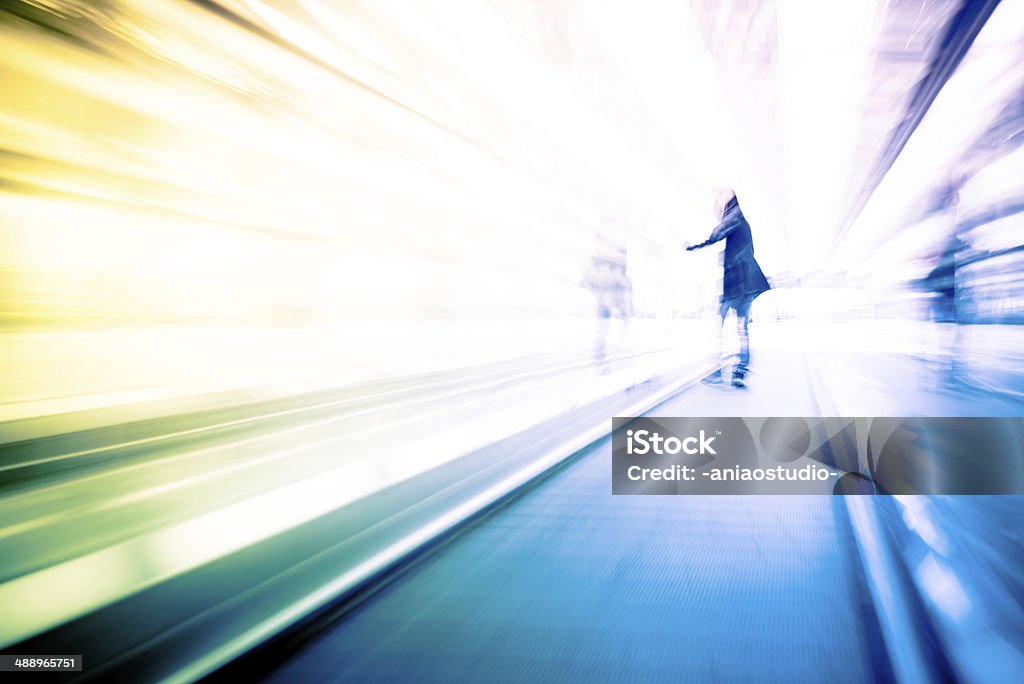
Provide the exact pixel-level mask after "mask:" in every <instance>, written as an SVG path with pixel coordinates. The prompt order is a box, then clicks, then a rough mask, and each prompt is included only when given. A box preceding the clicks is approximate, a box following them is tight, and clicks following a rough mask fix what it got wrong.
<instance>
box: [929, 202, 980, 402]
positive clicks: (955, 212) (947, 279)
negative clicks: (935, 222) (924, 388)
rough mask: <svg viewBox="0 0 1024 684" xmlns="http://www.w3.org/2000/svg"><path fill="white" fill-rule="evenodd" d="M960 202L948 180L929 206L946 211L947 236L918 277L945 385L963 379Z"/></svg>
mask: <svg viewBox="0 0 1024 684" xmlns="http://www.w3.org/2000/svg"><path fill="white" fill-rule="evenodd" d="M959 205H960V193H959V192H958V189H957V185H956V184H955V183H950V184H949V185H948V186H947V187H945V188H943V190H942V191H941V192H940V193H939V195H938V198H937V200H936V201H935V204H934V206H933V208H932V212H933V213H936V214H940V215H943V214H944V215H945V217H946V222H947V223H948V224H949V236H948V238H947V239H946V242H945V244H944V245H943V247H942V252H941V253H939V254H938V255H937V256H936V260H935V266H934V268H933V269H932V270H931V271H930V272H929V273H928V274H927V275H926V276H925V277H924V278H921V279H920V280H918V281H917V285H918V287H919V288H920V289H921V290H923V291H925V292H927V293H929V294H930V295H931V296H930V298H929V301H928V313H929V316H928V317H929V319H930V321H931V323H932V325H933V326H935V329H936V332H938V333H939V334H938V335H937V339H936V340H934V341H933V342H932V343H931V347H932V349H931V355H932V356H933V357H934V361H935V364H936V366H937V370H938V371H939V374H940V378H939V379H940V381H942V384H945V385H946V386H947V387H956V386H958V385H959V384H961V383H963V382H964V380H965V375H964V374H963V373H962V372H961V368H960V362H961V357H962V356H963V349H962V347H963V340H962V336H961V331H960V324H961V322H962V321H961V320H960V318H961V315H960V305H961V297H962V293H961V291H960V278H961V276H962V273H961V272H960V271H961V261H962V259H963V257H964V254H965V253H966V252H967V251H968V245H967V244H966V243H965V242H964V241H963V240H962V239H961V237H960V234H959Z"/></svg>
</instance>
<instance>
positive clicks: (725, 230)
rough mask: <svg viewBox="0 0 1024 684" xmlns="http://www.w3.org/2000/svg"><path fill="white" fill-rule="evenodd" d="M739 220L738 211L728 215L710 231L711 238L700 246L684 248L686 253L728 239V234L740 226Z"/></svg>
mask: <svg viewBox="0 0 1024 684" xmlns="http://www.w3.org/2000/svg"><path fill="white" fill-rule="evenodd" d="M740 220H741V219H740V213H739V212H738V211H737V212H732V213H730V214H728V215H727V216H726V217H725V218H724V219H723V220H722V222H721V223H719V224H718V226H717V227H716V228H715V229H714V230H713V231H711V237H709V238H708V239H707V240H705V241H704V242H701V243H700V244H696V245H690V246H689V247H687V248H686V251H687V252H692V251H693V250H695V249H701V248H702V247H707V246H708V245H713V244H715V243H716V242H719V241H720V240H724V239H725V238H727V237H729V233H731V232H733V231H734V230H736V228H737V227H738V226H739V225H740Z"/></svg>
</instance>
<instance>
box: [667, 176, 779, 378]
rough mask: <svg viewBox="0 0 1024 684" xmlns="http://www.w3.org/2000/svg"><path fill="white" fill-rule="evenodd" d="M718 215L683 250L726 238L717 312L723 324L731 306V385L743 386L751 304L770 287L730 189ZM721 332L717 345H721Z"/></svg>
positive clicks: (720, 198)
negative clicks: (736, 343)
mask: <svg viewBox="0 0 1024 684" xmlns="http://www.w3.org/2000/svg"><path fill="white" fill-rule="evenodd" d="M718 208H719V215H720V216H721V222H720V223H719V224H718V226H717V227H716V228H715V229H714V230H713V231H711V236H710V237H709V238H708V239H707V240H705V241H704V242H701V243H700V244H697V245H689V246H688V247H687V248H686V251H688V252H692V251H693V250H695V249H701V248H704V247H707V246H708V245H713V244H715V243H716V242H720V241H722V240H725V253H724V255H723V259H722V267H723V270H724V273H723V278H722V300H721V304H720V305H719V309H718V313H719V316H720V317H721V319H722V325H723V326H724V325H725V318H726V316H727V315H728V314H729V310H730V309H732V310H733V311H735V312H736V331H737V333H738V334H739V338H740V356H739V361H738V362H737V363H736V365H735V366H734V367H733V371H732V385H733V387H744V386H745V384H744V379H745V378H746V376H747V372H748V371H749V369H750V331H749V324H750V305H751V304H752V303H753V302H754V299H755V298H756V297H757V296H758V295H759V294H761V293H762V292H766V291H768V290H769V289H770V287H771V286H770V285H769V284H768V279H767V278H765V276H764V273H763V272H762V271H761V267H760V266H758V264H757V260H755V259H754V239H753V236H752V235H751V233H750V224H749V223H748V222H747V219H746V217H744V216H743V211H742V210H741V209H740V204H739V200H738V199H737V198H736V193H735V192H733V191H732V190H724V191H722V192H721V193H719V196H718ZM721 343H722V339H721V332H720V333H719V347H720V348H721ZM722 381H723V380H722V371H721V370H717V371H715V373H713V374H712V375H711V376H710V377H709V378H708V379H707V382H711V383H721V382H722Z"/></svg>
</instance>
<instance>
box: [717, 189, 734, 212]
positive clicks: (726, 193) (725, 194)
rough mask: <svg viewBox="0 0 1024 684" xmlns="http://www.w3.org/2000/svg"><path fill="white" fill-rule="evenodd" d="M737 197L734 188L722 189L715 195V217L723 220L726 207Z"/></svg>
mask: <svg viewBox="0 0 1024 684" xmlns="http://www.w3.org/2000/svg"><path fill="white" fill-rule="evenodd" d="M734 197H736V192H735V191H734V190H733V189H732V188H722V189H720V190H719V191H718V192H717V193H716V194H715V215H717V216H718V217H719V218H721V217H722V216H723V215H725V207H726V206H728V204H729V202H731V201H732V199H733V198H734Z"/></svg>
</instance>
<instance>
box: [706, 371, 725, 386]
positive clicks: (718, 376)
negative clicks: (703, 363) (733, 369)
mask: <svg viewBox="0 0 1024 684" xmlns="http://www.w3.org/2000/svg"><path fill="white" fill-rule="evenodd" d="M701 382H703V383H704V384H705V385H721V384H722V383H723V382H725V381H724V380H723V379H722V369H718V370H716V371H715V372H714V373H712V374H711V375H709V376H708V377H706V378H704V379H703V380H701Z"/></svg>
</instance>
